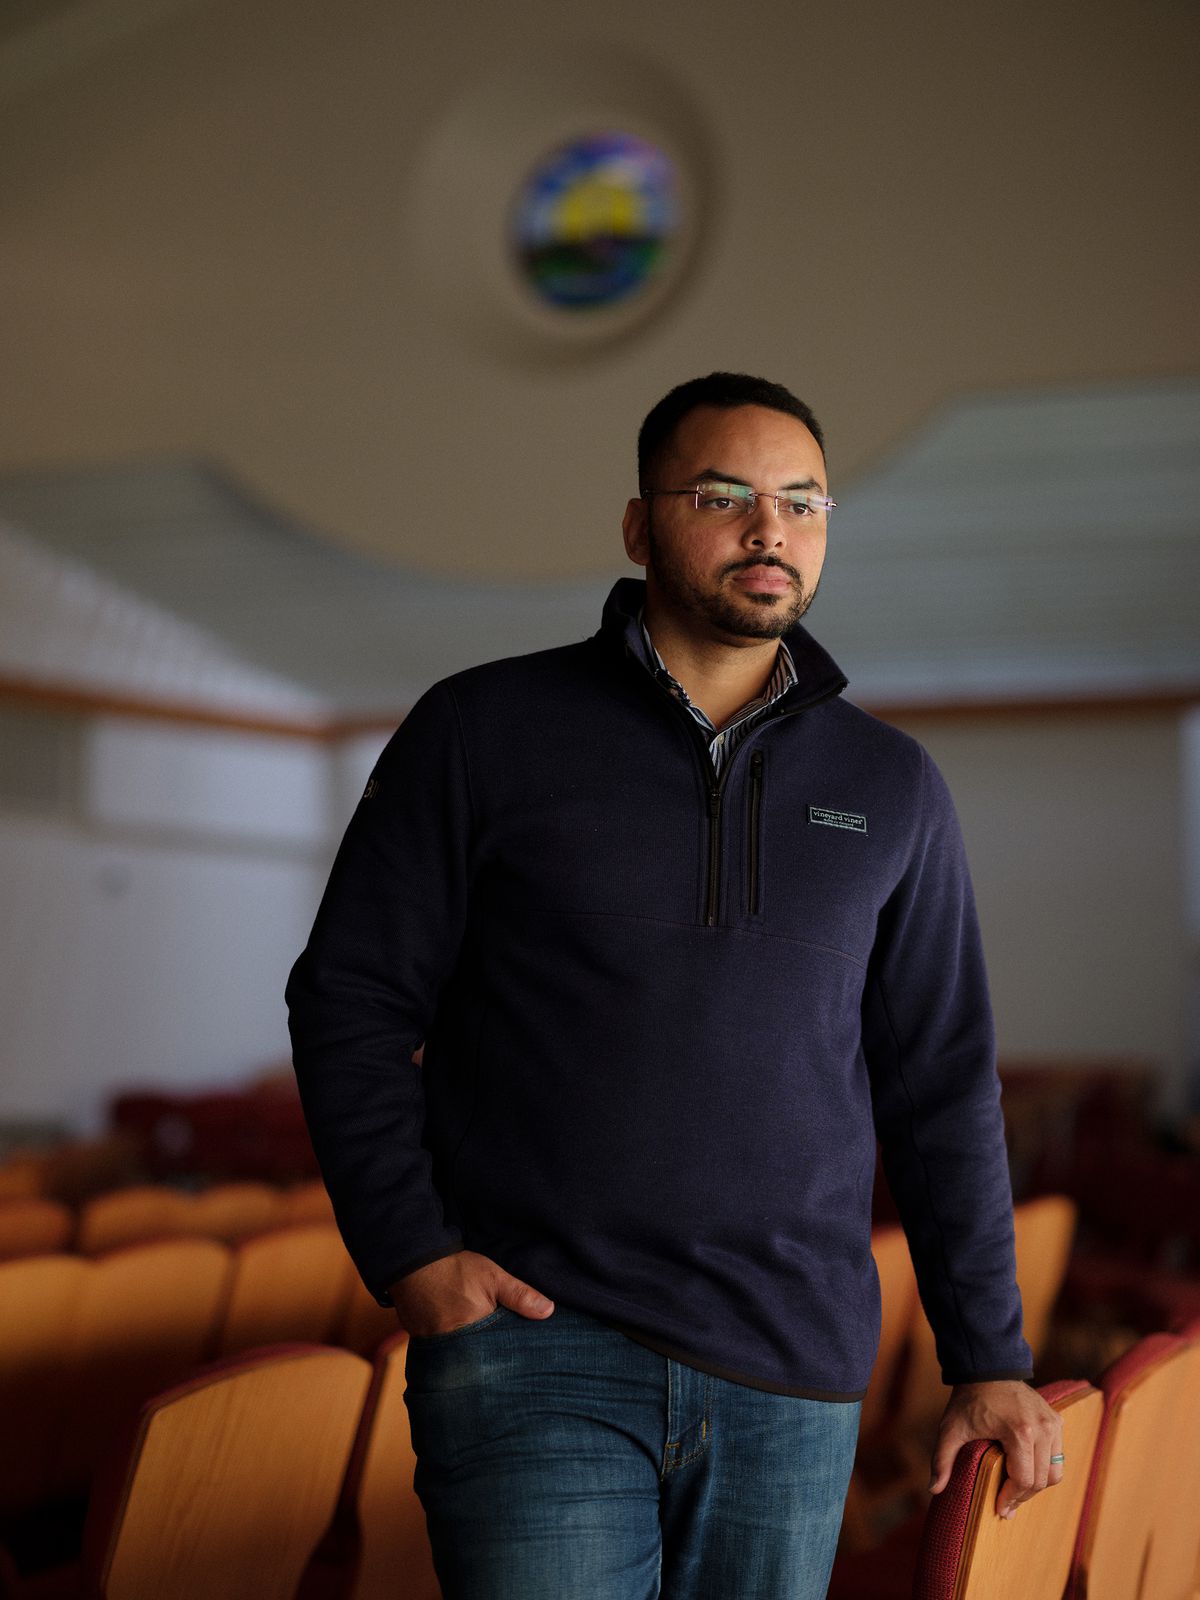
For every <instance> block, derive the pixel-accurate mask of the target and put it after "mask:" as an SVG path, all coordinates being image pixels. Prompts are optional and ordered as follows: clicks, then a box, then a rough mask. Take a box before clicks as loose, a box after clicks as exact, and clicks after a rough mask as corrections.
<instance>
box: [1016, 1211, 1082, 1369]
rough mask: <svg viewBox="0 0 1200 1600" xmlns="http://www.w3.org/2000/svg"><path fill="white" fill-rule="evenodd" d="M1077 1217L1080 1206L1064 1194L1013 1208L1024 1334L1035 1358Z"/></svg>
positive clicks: (1056, 1293) (1048, 1323) (1047, 1324)
mask: <svg viewBox="0 0 1200 1600" xmlns="http://www.w3.org/2000/svg"><path fill="white" fill-rule="evenodd" d="M1077 1216H1078V1207H1077V1206H1076V1204H1075V1202H1074V1201H1073V1200H1070V1199H1068V1198H1067V1196H1066V1195H1064V1194H1046V1195H1041V1196H1039V1197H1038V1198H1037V1199H1036V1200H1026V1201H1024V1202H1023V1203H1022V1204H1021V1205H1019V1206H1016V1207H1015V1208H1014V1210H1013V1229H1014V1233H1015V1238H1016V1249H1017V1282H1018V1284H1019V1285H1020V1288H1021V1311H1022V1316H1023V1320H1024V1333H1025V1338H1026V1340H1027V1341H1028V1343H1029V1347H1030V1349H1031V1350H1032V1351H1033V1359H1034V1361H1037V1360H1038V1358H1039V1356H1040V1355H1041V1352H1042V1349H1043V1347H1044V1345H1045V1343H1046V1334H1047V1331H1048V1329H1049V1327H1050V1313H1051V1311H1053V1309H1054V1302H1055V1301H1056V1300H1057V1299H1058V1292H1059V1290H1060V1289H1061V1288H1062V1281H1063V1278H1064V1276H1065V1275H1066V1271H1067V1257H1068V1256H1069V1255H1070V1253H1071V1241H1072V1239H1073V1238H1074V1237H1075V1222H1076V1218H1077Z"/></svg>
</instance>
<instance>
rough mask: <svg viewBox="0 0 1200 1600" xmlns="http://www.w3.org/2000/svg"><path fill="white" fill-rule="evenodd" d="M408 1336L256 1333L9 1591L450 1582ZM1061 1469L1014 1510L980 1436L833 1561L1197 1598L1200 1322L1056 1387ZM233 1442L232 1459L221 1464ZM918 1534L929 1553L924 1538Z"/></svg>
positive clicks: (1028, 1589) (36, 1598)
mask: <svg viewBox="0 0 1200 1600" xmlns="http://www.w3.org/2000/svg"><path fill="white" fill-rule="evenodd" d="M404 1348H405V1341H404V1336H403V1335H397V1336H395V1337H393V1338H392V1339H390V1340H388V1341H387V1342H385V1344H384V1345H382V1346H381V1347H380V1350H379V1352H378V1353H377V1356H376V1360H375V1364H374V1369H373V1372H372V1370H371V1369H370V1368H369V1367H368V1364H367V1363H366V1362H365V1361H363V1360H362V1359H361V1358H359V1357H356V1356H354V1355H353V1354H350V1353H348V1352H344V1351H335V1350H321V1349H317V1348H311V1347H310V1348H304V1347H291V1348H281V1349H277V1350H273V1351H272V1350H267V1351H260V1352H256V1353H254V1354H252V1355H249V1356H246V1357H243V1358H241V1359H239V1360H235V1361H233V1362H227V1363H224V1364H222V1365H219V1366H217V1367H215V1368H212V1369H210V1370H208V1371H207V1372H203V1373H200V1374H198V1375H197V1376H195V1377H194V1378H193V1379H191V1380H190V1381H188V1382H187V1383H185V1384H183V1385H180V1386H178V1387H176V1388H174V1389H173V1390H171V1391H169V1392H167V1393H166V1394H162V1395H159V1396H157V1397H155V1398H153V1399H151V1400H150V1401H148V1402H147V1403H146V1404H145V1405H143V1407H142V1408H141V1411H140V1413H139V1415H138V1416H137V1418H136V1419H135V1421H134V1422H133V1424H132V1425H131V1426H130V1428H129V1429H128V1430H127V1432H126V1434H125V1436H124V1437H123V1438H122V1439H121V1440H120V1441H118V1443H117V1445H116V1447H115V1448H114V1450H113V1451H112V1452H111V1453H110V1455H109V1457H108V1459H107V1461H106V1464H105V1468H104V1471H103V1473H102V1475H101V1477H100V1479H99V1481H98V1483H97V1486H96V1492H95V1493H94V1494H93V1496H92V1501H91V1505H90V1508H89V1512H88V1523H87V1528H86V1532H85V1538H84V1552H83V1559H82V1561H81V1562H78V1563H73V1564H70V1565H67V1566H65V1567H63V1568H60V1569H58V1570H55V1571H52V1572H49V1573H43V1574H41V1575H40V1577H39V1578H38V1579H37V1580H36V1581H34V1582H25V1581H23V1580H22V1579H21V1577H20V1575H19V1574H18V1573H17V1572H16V1570H15V1569H14V1568H13V1567H12V1566H11V1564H6V1563H5V1562H4V1560H3V1558H2V1557H0V1594H3V1597H4V1600H71V1597H85V1596H86V1597H93V1600H146V1597H149V1596H160V1595H161V1596H170V1597H171V1600H211V1597H213V1596H220V1597H221V1600H297V1597H298V1600H334V1597H338V1600H376V1597H379V1600H383V1597H384V1596H387V1597H389V1600H435V1597H436V1596H437V1594H438V1589H437V1585H436V1580H435V1578H434V1576H433V1572H432V1566H431V1562H430V1558H429V1552H428V1546H427V1543H426V1540H425V1536H424V1532H423V1527H422V1523H421V1516H420V1511H419V1507H418V1505H417V1503H416V1501H415V1497H414V1495H413V1491H412V1469H413V1460H412V1452H411V1444H410V1440H409V1435H408V1427H407V1418H406V1415H405V1411H404V1406H403V1377H402V1363H403V1355H404ZM1042 1394H1043V1397H1044V1398H1045V1399H1046V1400H1047V1402H1048V1403H1050V1404H1051V1405H1053V1406H1054V1407H1055V1409H1056V1410H1058V1411H1059V1413H1060V1415H1061V1416H1062V1420H1063V1443H1064V1453H1065V1456H1066V1460H1067V1470H1066V1475H1065V1476H1064V1479H1063V1483H1062V1485H1061V1486H1059V1487H1058V1488H1057V1489H1055V1490H1054V1491H1049V1490H1048V1491H1045V1492H1044V1493H1042V1494H1041V1495H1039V1496H1037V1497H1036V1498H1035V1499H1034V1500H1033V1501H1031V1502H1029V1503H1028V1504H1026V1505H1025V1506H1023V1507H1021V1509H1020V1510H1019V1511H1018V1513H1017V1515H1016V1517H1015V1518H1014V1519H1013V1520H1012V1521H1007V1520H1003V1519H1001V1518H999V1517H997V1516H996V1514H995V1505H996V1497H997V1493H998V1491H999V1488H1000V1484H1001V1482H1002V1477H1003V1457H1002V1455H1001V1452H1000V1451H999V1449H998V1448H997V1447H996V1446H995V1445H991V1444H989V1443H988V1442H987V1441H978V1442H977V1443H975V1444H973V1445H968V1446H965V1447H964V1448H963V1450H961V1451H960V1453H959V1457H958V1460H957V1462H956V1464H955V1468H954V1472H953V1475H952V1478H951V1481H950V1484H949V1485H948V1487H947V1488H946V1489H945V1490H944V1491H943V1493H942V1494H941V1495H940V1496H939V1497H938V1498H937V1499H936V1500H935V1501H934V1502H933V1504H932V1506H931V1507H930V1509H929V1511H928V1513H927V1514H925V1515H924V1516H923V1517H922V1518H919V1519H917V1523H916V1524H915V1525H914V1527H915V1537H914V1527H906V1528H904V1529H901V1530H899V1531H898V1533H897V1534H896V1535H895V1536H894V1537H893V1539H892V1540H891V1541H889V1543H888V1545H887V1546H885V1547H884V1548H883V1549H882V1550H881V1551H880V1552H876V1553H873V1554H872V1557H871V1558H870V1561H869V1563H867V1562H864V1561H862V1560H861V1559H860V1560H859V1561H858V1562H857V1564H855V1563H852V1562H845V1561H842V1562H840V1563H839V1566H838V1567H837V1568H835V1574H834V1581H833V1586H832V1588H831V1591H830V1593H831V1596H832V1597H833V1600H909V1597H910V1596H911V1597H912V1600H1191V1597H1192V1596H1193V1595H1194V1594H1195V1592H1196V1583H1197V1572H1198V1562H1200V1520H1198V1519H1197V1517H1196V1506H1197V1503H1198V1502H1200V1451H1198V1450H1197V1448H1196V1441H1195V1435H1194V1428H1193V1423H1194V1418H1195V1415H1196V1408H1197V1403H1198V1402H1200V1325H1197V1326H1196V1327H1194V1328H1191V1329H1189V1330H1186V1331H1185V1333H1184V1334H1183V1335H1182V1336H1180V1337H1174V1336H1171V1335H1167V1334H1158V1335H1153V1336H1151V1337H1150V1338H1148V1339H1146V1340H1143V1341H1142V1342H1141V1343H1140V1344H1139V1345H1138V1346H1136V1347H1135V1348H1134V1349H1133V1350H1132V1351H1130V1352H1129V1353H1128V1354H1127V1355H1126V1356H1124V1357H1123V1358H1122V1359H1121V1360H1120V1361H1118V1362H1117V1363H1116V1364H1115V1365H1114V1366H1113V1367H1112V1368H1111V1369H1110V1370H1109V1371H1107V1372H1106V1373H1105V1374H1104V1375H1103V1377H1102V1379H1101V1383H1100V1387H1099V1389H1096V1388H1093V1387H1092V1386H1091V1385H1090V1384H1088V1383H1086V1382H1071V1381H1067V1382H1061V1383H1057V1384H1053V1385H1050V1386H1048V1387H1046V1388H1045V1389H1043V1390H1042ZM214 1462H219V1465H220V1470H219V1471H214V1467H213V1464H214ZM911 1548H915V1552H916V1553H915V1569H914V1562H913V1560H912V1559H910V1550H911Z"/></svg>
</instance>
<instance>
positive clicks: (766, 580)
mask: <svg viewBox="0 0 1200 1600" xmlns="http://www.w3.org/2000/svg"><path fill="white" fill-rule="evenodd" d="M733 581H734V583H736V584H737V585H738V586H739V588H742V589H750V590H753V591H754V592H755V593H760V594H776V593H779V592H781V591H783V590H784V589H790V588H791V587H792V579H791V576H790V574H788V573H787V572H785V571H784V569H783V568H782V567H764V566H754V567H742V568H741V569H740V570H739V571H737V572H735V573H734V574H733Z"/></svg>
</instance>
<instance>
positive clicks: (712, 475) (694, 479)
mask: <svg viewBox="0 0 1200 1600" xmlns="http://www.w3.org/2000/svg"><path fill="white" fill-rule="evenodd" d="M688 482H689V483H736V484H739V485H740V486H741V487H742V488H743V489H750V488H752V487H753V485H752V484H750V483H748V482H747V480H746V479H745V478H739V477H738V476H737V474H736V473H733V472H722V471H721V469H720V468H719V467H705V468H704V470H703V471H702V472H693V474H692V476H691V477H690V478H689V480H688ZM793 489H820V490H821V493H822V494H824V493H825V490H824V488H823V487H822V485H821V484H819V483H818V482H817V480H816V479H815V478H802V479H800V480H799V481H798V482H797V483H785V484H783V486H782V488H781V489H780V493H781V494H782V493H784V492H790V491H791V490H793Z"/></svg>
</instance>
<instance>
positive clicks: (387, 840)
mask: <svg viewBox="0 0 1200 1600" xmlns="http://www.w3.org/2000/svg"><path fill="white" fill-rule="evenodd" d="M643 595H644V586H643V585H642V584H641V583H640V582H639V581H636V580H632V579H623V580H621V581H620V582H619V583H618V584H617V585H616V587H615V588H614V590H613V592H612V594H611V595H610V597H609V600H608V603H607V605H606V607H605V615H604V620H603V625H602V627H601V630H600V632H599V633H598V634H597V635H595V636H594V637H593V638H591V639H589V640H586V641H585V642H583V643H580V644H575V645H568V646H565V647H563V648H561V649H557V650H550V651H543V652H539V653H537V654H534V655H528V656H520V657H516V658H513V659H510V660H506V661H499V662H493V663H491V664H489V665H487V666H483V667H477V668H472V669H471V670H469V671H466V672H463V673H459V674H457V675H456V676H454V677H452V678H449V679H447V680H445V681H444V682H442V683H440V684H438V685H436V686H435V687H434V688H433V689H431V690H430V691H429V692H428V693H427V694H426V695H425V696H423V697H422V699H421V700H420V701H419V702H418V704H417V705H416V706H415V707H414V708H413V710H412V712H411V713H410V715H409V716H408V717H407V719H406V720H405V722H404V723H403V725H402V726H401V728H400V729H399V730H398V732H397V733H396V734H395V736H394V737H393V739H392V740H391V742H390V743H389V745H388V747H387V749H386V750H385V751H384V753H383V755H382V756H381V757H380V760H379V763H378V766H377V768H376V771H375V774H374V778H373V781H372V783H371V784H370V785H369V786H368V793H367V796H366V797H364V799H363V800H362V802H361V803H360V805H359V807H358V810H357V811H356V813H355V816H354V818H353V820H352V822H351V824H350V827H349V829H348V831H347V834H346V837H345V840H344V841H343V844H342V847H341V850H340V852H339V854H338V858H337V861H336V864H335V866H334V869H333V873H332V876H331V878H330V882H329V886H328V889H327V891H326V894H325V898H324V900H323V902H322V905H321V909H320V912H319V914H318V917H317V921H316V925H315V927H314V929H313V933H312V937H311V939H310V941H309V944H308V947H307V949H306V950H305V952H304V954H303V955H302V956H301V958H300V960H299V961H298V962H297V964H296V966H295V968H294V970H293V972H292V976H291V980H290V983H289V986H288V1001H289V1005H290V1008H291V1025H292V1037H293V1044H294V1052H295V1062H296V1070H297V1075H298V1078H299V1083H300V1088H301V1093H302V1096H303V1100H304V1105H305V1109H306V1113H307V1116H308V1120H309V1125H310V1128H311V1130H312V1135H313V1141H314V1144H315V1146H316V1149H317V1154H318V1157H319V1159H320V1162H321V1167H322V1171H323V1173H324V1175H325V1179H326V1182H327V1184H328V1186H329V1190H330V1193H331V1195H332V1197H333V1202H334V1207H335V1211H336V1214H337V1217H338V1221H339V1224H340V1226H341V1228H342V1231H343V1234H344V1236H345V1239H346V1242H347V1245H348V1247H349V1249H350V1252H351V1254H352V1255H353V1257H354V1259H355V1261H356V1263H357V1265H358V1267H359V1270H360V1272H361V1273H362V1275H363V1278H364V1280H365V1282H366V1283H367V1284H368V1285H369V1287H370V1288H371V1289H372V1290H373V1291H374V1292H375V1293H376V1294H379V1295H381V1296H382V1295H383V1293H384V1291H385V1290H386V1288H387V1286H388V1285H389V1284H391V1283H393V1282H394V1281H395V1280H396V1279H397V1278H398V1277H400V1276H401V1275H402V1274H404V1273H405V1272H407V1271H411V1270H415V1269H416V1268H417V1267H419V1266H421V1265H424V1264H425V1263H427V1262H429V1261H432V1260H435V1259H437V1258H438V1257H439V1256H441V1255H444V1254H446V1253H448V1252H450V1251H452V1250H455V1249H457V1248H459V1247H460V1245H461V1244H462V1243H463V1242H465V1243H466V1244H467V1246H468V1247H469V1248H471V1249H474V1250H479V1251H482V1252H483V1253H484V1254H486V1255H489V1256H492V1257H494V1258H495V1259H496V1260H497V1261H499V1262H500V1263H501V1264H502V1265H503V1266H504V1267H505V1268H506V1269H507V1270H508V1271H510V1272H512V1273H514V1274H516V1275H517V1276H518V1277H520V1278H523V1279H525V1280H527V1281H528V1282H530V1283H532V1284H533V1285H534V1286H535V1287H537V1288H538V1289H540V1290H542V1291H543V1292H544V1293H546V1294H547V1295H549V1296H550V1297H551V1298H552V1299H555V1300H560V1301H562V1302H563V1303H564V1304H568V1305H573V1306H576V1307H578V1308H580V1309H581V1310H585V1311H588V1312H591V1313H593V1314H594V1315H596V1316H598V1317H601V1318H603V1319H605V1320H607V1321H609V1322H611V1323H614V1324H616V1325H619V1326H621V1327H623V1328H625V1329H627V1330H628V1331H630V1332H632V1333H633V1334H634V1335H635V1336H637V1337H641V1338H643V1339H645V1340H646V1341H647V1342H649V1343H652V1344H654V1345H655V1347H656V1348H659V1349H663V1350H667V1351H669V1352H671V1353H673V1354H676V1355H678V1356H679V1357H680V1359H683V1360H687V1361H691V1362H692V1363H693V1364H695V1365H697V1366H701V1367H706V1368H708V1369H710V1370H713V1371H718V1372H720V1373H722V1374H723V1375H725V1376H728V1377H734V1378H738V1379H740V1380H742V1381H744V1382H747V1383H751V1384H755V1385H759V1386H762V1387H768V1388H779V1389H783V1390H785V1391H787V1392H795V1393H801V1394H815V1395H821V1396H826V1397H828V1398H831V1399H835V1398H841V1399H846V1398H851V1397H854V1396H857V1395H858V1394H860V1393H861V1392H862V1391H863V1389H864V1388H865V1386H866V1383H867V1380H868V1377H869V1375H870V1371H871V1367H872V1363H873V1361H874V1357H875V1351H876V1345H877V1340H878V1331H879V1291H878V1283H877V1279H876V1275H875V1271H874V1266H873V1262H872V1258H871V1252H870V1242H871V1231H870V1200H871V1186H872V1181H873V1174H874V1168H875V1139H876V1135H878V1137H879V1139H880V1140H881V1141H882V1144H883V1150H884V1159H885V1165H886V1169H887V1173H888V1178H889V1182H890V1184H891V1187H892V1190H893V1193H894V1195H895V1198H896V1200H897V1203H898V1205H899V1207H900V1210H901V1214H902V1216H903V1220H904V1225H905V1228H906V1230H907V1233H908V1237H909V1242H910V1246H911V1249H912V1252H913V1256H914V1261H915V1264H916V1267H917V1272H918V1280H919V1283H920V1288H921V1294H922V1299H923V1302H924V1305H925V1308H926V1311H927V1313H928V1315H929V1318H930V1320H931V1322H932V1324H933V1327H934V1330H935V1333H936V1335H937V1342H938V1349H939V1354H940V1357H941V1361H942V1365H943V1372H944V1376H945V1378H946V1381H947V1382H958V1381H964V1380H968V1379H981V1378H989V1377H999V1376H1006V1377H1008V1376H1013V1377H1015V1376H1026V1375H1028V1372H1029V1369H1030V1358H1029V1351H1028V1347H1027V1346H1026V1344H1025V1342H1024V1340H1023V1338H1022V1337H1021V1313H1020V1301H1019V1296H1018V1293H1017V1290H1016V1287H1015V1282H1014V1265H1013V1245H1012V1214H1011V1197H1010V1192H1009V1181H1008V1172H1007V1165H1006V1160H1005V1150H1004V1140H1003V1133H1002V1126H1001V1117H1000V1109H999V1089H998V1083H997V1078H996V1073H995V1066H994V1060H993V1041H992V1027H991V1019H990V1011H989V1006H988V999H987V988H986V979H985V975H984V967H983V959H982V954H981V950H980V941H979V934H978V928H977V924H976V919H975V912H974V906H973V902H972V896H971V888H970V882H969V879H968V874H967V868H966V863H965V859H964V855H963V848H962V842H961V838H960V835H959V830H958V825H957V822H956V820H955V816H954V810H953V806H952V804H951V801H950V798H949V795H948V793H947V791H946V788H945V785H944V783H943V782H942V779H941V777H940V776H939V774H938V772H937V770H936V768H935V767H934V766H933V763H932V762H931V761H930V760H929V758H928V756H927V755H926V754H925V752H924V751H923V750H922V749H921V747H920V746H919V745H918V744H917V743H916V742H915V741H914V740H912V739H910V738H909V737H908V736H907V735H905V734H903V733H900V732H899V731H897V730H896V729H894V728H891V727H889V726H887V725H886V724H884V723H882V722H879V721H878V720H876V719H875V718H873V717H870V716H868V715H867V714H866V713H865V712H863V711H861V710H859V709H858V708H856V707H855V706H852V705H850V704H849V703H848V702H846V701H844V700H843V699H841V698H840V692H841V690H842V688H844V686H845V680H844V679H843V678H842V676H841V674H840V673H839V671H838V669H837V667H836V666H835V665H834V663H833V662H832V661H831V660H830V658H829V657H828V655H826V653H825V652H824V651H823V650H822V649H821V648H820V646H819V645H817V644H816V643H815V641H813V640H812V639H811V638H810V636H809V635H808V634H807V632H806V631H805V630H804V629H803V628H799V627H798V628H796V629H794V630H792V631H791V632H790V633H789V634H788V635H787V643H788V646H789V649H790V650H791V653H792V657H793V660H794V662H795V665H796V670H797V673H798V680H799V681H798V682H797V684H796V685H795V686H794V687H793V688H791V689H790V690H788V692H787V693H786V694H785V695H783V696H782V697H781V698H780V699H779V700H778V701H777V702H776V703H775V704H774V705H773V706H772V708H771V712H770V714H769V715H768V716H767V717H766V718H765V719H764V720H763V721H762V722H761V723H759V724H758V725H757V726H756V727H755V728H754V730H753V731H752V733H751V734H750V735H749V736H748V737H747V738H746V740H745V741H744V742H743V743H742V745H740V746H739V748H738V749H737V751H736V752H735V754H734V755H733V757H732V758H731V760H730V762H729V764H728V766H727V768H726V769H725V771H724V773H723V774H722V776H721V779H720V780H719V784H718V781H717V780H715V779H714V775H713V771H712V765H711V762H710V761H709V759H708V755H707V751H706V749H705V744H704V736H703V733H702V732H701V730H700V729H699V728H698V727H697V725H696V723H695V722H694V721H693V719H692V718H691V717H690V716H689V715H688V713H687V711H686V709H685V708H684V707H682V706H680V705H679V704H678V703H677V702H675V701H674V700H672V699H671V698H670V697H669V696H667V695H665V694H663V693H662V692H661V691H660V689H659V688H658V686H657V685H656V684H655V682H654V681H653V680H652V679H651V678H650V676H649V675H648V674H647V672H646V671H645V669H644V667H643V666H642V665H641V664H640V663H639V662H638V661H637V660H636V659H634V658H633V657H632V656H631V654H630V653H629V651H628V649H627V647H626V644H625V638H624V635H625V630H626V628H627V626H628V623H629V619H630V618H631V617H633V616H636V614H637V611H638V608H639V607H640V605H641V603H642V599H643ZM422 1040H425V1041H426V1048H425V1056H424V1066H423V1069H418V1068H417V1067H414V1066H413V1065H412V1064H411V1059H410V1058H411V1056H412V1053H413V1051H414V1050H415V1048H416V1047H417V1045H418V1044H420V1043H421V1041H422Z"/></svg>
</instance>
